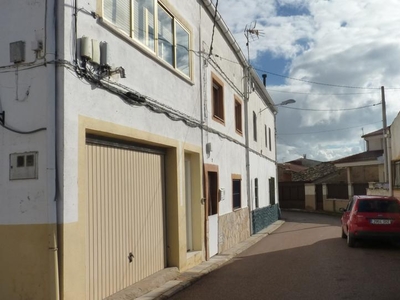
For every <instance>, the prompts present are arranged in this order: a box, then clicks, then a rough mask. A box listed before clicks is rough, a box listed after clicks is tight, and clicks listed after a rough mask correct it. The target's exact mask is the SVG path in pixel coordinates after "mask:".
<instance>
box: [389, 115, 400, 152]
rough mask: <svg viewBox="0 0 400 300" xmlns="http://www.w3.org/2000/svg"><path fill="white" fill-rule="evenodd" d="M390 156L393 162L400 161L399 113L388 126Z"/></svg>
mask: <svg viewBox="0 0 400 300" xmlns="http://www.w3.org/2000/svg"><path fill="white" fill-rule="evenodd" d="M390 137H391V148H392V149H391V150H392V152H391V154H392V155H391V156H392V159H393V160H399V159H400V113H399V114H398V115H397V117H396V118H395V119H394V121H393V123H392V124H391V125H390Z"/></svg>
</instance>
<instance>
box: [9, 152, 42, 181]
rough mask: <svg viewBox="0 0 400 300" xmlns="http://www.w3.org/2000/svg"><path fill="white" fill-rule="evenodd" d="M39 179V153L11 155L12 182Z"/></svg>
mask: <svg viewBox="0 0 400 300" xmlns="http://www.w3.org/2000/svg"><path fill="white" fill-rule="evenodd" d="M37 178H38V152H24V153H11V154H10V180H18V179H37Z"/></svg>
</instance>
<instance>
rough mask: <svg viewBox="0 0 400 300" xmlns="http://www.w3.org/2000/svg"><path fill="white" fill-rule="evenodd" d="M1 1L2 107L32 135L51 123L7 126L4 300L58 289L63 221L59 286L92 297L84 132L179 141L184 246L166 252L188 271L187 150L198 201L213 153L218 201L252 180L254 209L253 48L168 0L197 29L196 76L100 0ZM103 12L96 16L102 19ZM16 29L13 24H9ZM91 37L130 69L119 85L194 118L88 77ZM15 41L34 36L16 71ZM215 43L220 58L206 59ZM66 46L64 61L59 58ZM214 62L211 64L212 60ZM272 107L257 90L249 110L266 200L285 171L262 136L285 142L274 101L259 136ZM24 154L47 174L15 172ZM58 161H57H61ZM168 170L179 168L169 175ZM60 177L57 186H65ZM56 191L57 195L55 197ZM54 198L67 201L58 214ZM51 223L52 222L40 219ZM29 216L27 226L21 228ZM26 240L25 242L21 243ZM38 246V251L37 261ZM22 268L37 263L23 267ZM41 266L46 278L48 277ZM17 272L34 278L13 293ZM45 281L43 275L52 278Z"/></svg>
mask: <svg viewBox="0 0 400 300" xmlns="http://www.w3.org/2000/svg"><path fill="white" fill-rule="evenodd" d="M3 2H4V3H3ZM3 2H2V3H1V4H0V15H1V16H2V18H1V20H2V21H1V22H2V24H3V25H4V24H6V26H0V37H1V40H2V46H0V54H3V55H0V67H1V68H0V112H1V111H5V115H6V117H5V120H6V122H5V124H6V126H8V127H10V128H12V129H14V130H19V131H25V132H26V131H32V130H36V129H42V128H45V130H44V129H43V130H40V131H38V132H35V133H32V134H18V133H14V132H11V131H9V130H6V129H5V128H2V127H0V145H1V147H0V157H1V161H2V167H3V168H2V169H3V170H6V171H3V172H1V173H0V193H1V194H2V195H3V197H2V209H1V210H0V236H6V235H7V236H11V237H12V238H11V239H10V240H11V241H10V244H9V245H10V247H6V248H7V249H2V250H0V257H10V262H9V264H8V265H6V266H5V267H4V268H3V270H5V272H0V291H1V290H4V289H2V286H1V284H3V287H4V288H7V290H8V291H10V294H5V295H4V294H1V293H0V298H2V297H3V296H4V298H5V299H13V298H17V296H18V297H19V298H21V299H26V298H29V297H30V296H31V295H30V294H32V291H35V292H37V293H38V294H37V295H35V296H37V297H36V298H34V299H55V296H54V295H55V293H56V291H54V289H55V287H56V286H57V283H56V282H55V281H56V278H57V276H55V274H58V271H57V270H56V268H57V266H56V264H57V252H56V251H55V249H56V248H57V245H56V244H54V243H55V241H56V240H57V237H56V234H55V228H54V227H55V224H56V223H57V221H58V225H59V226H58V227H59V228H58V229H59V240H60V241H62V242H61V244H60V245H58V246H59V247H60V248H59V251H61V252H62V253H60V254H59V257H60V261H59V262H60V266H61V267H62V273H61V278H60V281H62V284H61V286H62V287H63V288H64V290H63V291H61V292H60V293H61V294H62V295H63V298H64V299H84V298H85V295H86V281H87V280H88V279H87V274H86V269H85V268H86V267H85V266H86V261H85V259H86V255H87V245H86V243H87V240H86V238H87V228H86V227H87V223H85V221H86V218H87V216H86V215H87V208H86V205H87V204H86V202H85V201H86V199H87V185H86V180H87V177H86V170H87V169H86V168H87V165H86V163H87V160H86V158H85V157H86V156H85V135H86V133H87V132H90V133H96V134H98V135H103V136H106V137H114V138H119V139H123V140H129V141H135V142H137V143H140V144H146V145H151V146H157V147H160V148H163V149H166V151H167V152H168V151H169V150H171V149H173V151H175V152H173V151H172V152H173V155H172V156H173V159H169V161H168V162H167V163H166V165H167V166H166V169H167V171H166V173H167V176H166V177H168V176H171V177H174V178H175V179H174V180H176V182H177V183H176V186H174V187H171V189H174V188H176V190H177V191H174V192H173V193H172V196H171V195H170V198H173V199H172V200H169V201H171V203H172V204H173V205H176V206H177V209H176V210H175V211H174V212H175V213H177V215H174V216H172V217H171V216H170V218H169V219H172V218H175V219H174V222H175V221H176V224H178V225H176V227H177V229H176V230H175V228H174V230H175V231H173V230H172V231H173V232H172V234H171V232H168V234H167V235H169V237H168V238H170V236H171V235H174V237H173V238H172V239H173V240H174V242H175V245H174V246H177V247H176V249H175V250H170V249H169V250H168V251H169V252H173V251H175V252H179V253H176V255H175V256H174V260H173V261H172V262H171V261H168V263H169V264H172V265H177V266H179V267H181V268H182V269H184V268H187V267H188V266H189V265H190V264H191V263H192V264H195V262H194V261H191V262H187V263H186V255H187V253H186V248H185V246H186V245H185V242H184V237H185V236H186V231H185V230H186V227H185V226H186V222H185V219H184V217H185V213H186V212H185V185H184V184H183V183H184V181H185V175H184V170H185V168H184V162H185V161H184V159H185V154H186V155H187V156H188V157H190V155H192V154H193V156H196V157H197V158H196V159H197V162H198V164H197V166H196V165H195V164H192V167H193V169H196V168H197V169H198V172H197V173H196V172H194V173H195V174H192V175H195V176H193V178H196V183H197V185H196V187H193V189H197V190H198V191H197V193H194V194H195V196H196V197H195V198H196V199H195V200H194V202H193V203H200V200H201V198H202V195H201V193H202V192H201V182H202V178H201V175H202V171H201V165H200V163H201V162H203V163H204V164H210V165H217V166H218V168H219V187H220V188H224V189H225V198H224V200H222V201H220V202H219V215H220V216H224V215H228V214H230V213H234V211H233V208H232V175H235V176H237V175H239V176H240V177H241V178H242V185H241V194H242V198H241V199H242V203H241V208H243V210H242V211H243V212H246V208H247V207H248V199H247V195H248V192H249V191H248V189H247V182H246V180H247V169H246V163H247V162H246V147H245V143H246V139H245V121H246V116H245V112H244V107H245V103H244V101H245V97H244V94H243V87H244V81H245V80H246V79H245V76H244V68H243V56H242V54H240V53H239V54H237V53H235V51H236V50H237V49H236V48H235V47H236V46H232V45H230V43H231V42H232V40H230V39H229V38H227V35H228V36H230V33H229V32H222V31H221V30H220V29H219V28H218V26H217V27H216V28H215V31H214V20H213V16H212V15H210V13H209V12H207V11H206V9H205V8H204V7H202V6H201V5H200V3H201V2H198V1H179V0H169V1H167V0H162V1H160V3H162V4H163V5H164V6H165V8H166V9H167V10H168V11H169V12H170V13H171V14H172V15H174V17H175V18H176V19H177V20H179V22H180V23H181V24H182V25H183V26H184V27H186V29H187V30H188V31H189V32H190V44H191V50H192V51H191V52H190V53H191V54H190V55H191V60H190V61H191V67H192V73H191V76H190V77H186V76H185V75H183V74H182V73H179V72H178V71H176V70H175V69H173V68H172V67H171V66H169V65H168V64H167V63H165V62H164V61H162V60H161V59H160V58H159V57H158V56H157V55H156V54H155V53H153V52H152V51H150V50H149V49H147V48H146V47H145V46H143V45H142V44H140V43H139V42H138V41H135V40H133V39H132V38H130V37H129V36H127V35H126V34H125V33H122V32H121V31H120V30H119V29H118V28H116V27H115V26H114V25H112V24H111V23H109V22H107V21H106V20H104V19H102V18H101V17H102V16H104V15H103V14H102V13H103V12H102V9H101V5H100V4H101V1H97V0H88V1H85V2H83V1H82V2H81V1H77V3H78V7H77V8H76V10H75V9H74V7H73V5H72V4H71V3H73V2H71V3H69V2H68V3H64V2H63V3H60V2H57V4H56V5H57V9H56V11H57V15H53V12H54V7H52V5H53V1H46V0H38V1H28V2H27V1H22V0H17V1H3ZM54 2H56V1H54ZM46 9H47V10H46ZM94 14H96V18H94V17H93V15H94ZM75 16H76V18H75ZM54 24H57V26H54ZM75 24H76V28H75ZM10 28H12V30H9V29H10ZM56 30H57V32H56V34H55V31H56ZM213 31H214V35H212V32H213ZM84 36H85V37H89V38H90V39H93V40H96V41H98V42H107V44H108V64H109V65H110V67H111V69H112V70H115V69H116V68H118V67H123V68H124V70H125V74H126V78H122V76H120V74H116V75H113V76H110V78H109V82H111V83H112V84H113V86H114V87H115V88H117V89H122V90H124V91H127V90H130V91H131V92H133V93H138V94H140V95H142V96H143V97H145V98H146V101H147V102H148V103H151V104H152V105H153V107H154V106H155V105H156V106H157V105H158V106H159V107H163V108H164V112H165V111H167V110H168V111H173V112H175V113H177V114H180V115H181V116H182V118H183V119H186V120H187V119H191V121H193V122H194V123H195V124H196V126H194V127H193V126H187V125H186V124H185V123H184V122H182V121H177V120H171V118H168V116H167V115H166V114H164V113H157V112H154V111H152V110H149V109H148V108H146V107H144V106H141V105H138V106H135V105H129V104H127V103H126V102H125V101H124V100H123V99H121V97H119V96H117V95H115V94H114V93H111V92H109V91H106V90H104V89H102V88H101V84H100V83H98V84H97V85H96V84H93V83H89V82H88V81H86V80H85V79H84V78H83V76H81V75H82V73H81V72H85V71H83V70H84V68H83V60H82V57H81V55H80V54H81V53H80V48H79V46H80V41H81V40H80V39H81V38H82V37H84ZM15 41H25V45H26V59H25V63H30V62H32V64H29V65H20V66H19V67H18V68H15V67H14V66H10V67H9V65H12V63H10V60H9V44H10V43H11V42H15ZM39 41H41V42H43V43H44V46H45V49H46V50H47V51H45V52H46V53H44V54H45V55H46V60H47V61H46V62H47V64H46V65H44V64H43V63H44V62H45V61H44V59H43V58H41V57H37V56H36V55H35V52H34V51H33V50H32V46H31V45H32V44H37V42H39ZM56 42H57V48H56V45H55V44H56ZM211 45H212V47H213V48H212V49H213V50H212V53H211V54H212V60H213V61H209V60H207V59H205V58H207V55H208V53H209V51H210V47H211ZM56 53H58V57H57V58H58V59H59V60H61V61H62V63H59V64H56V63H55V61H54V60H55V54H56ZM39 54H41V53H39ZM76 54H77V57H76V56H75V55H76ZM39 56H40V55H39ZM35 57H36V58H37V59H36V61H35ZM76 59H77V61H75V60H76ZM205 60H207V64H204V62H205ZM76 63H78V66H76V65H75V64H76ZM89 65H91V64H90V63H89ZM77 70H80V71H78V72H77ZM86 72H87V71H86ZM212 76H216V77H218V79H219V80H220V81H221V82H223V87H224V115H225V118H224V124H221V123H220V122H216V121H215V120H213V118H212V103H211V99H212V98H211V93H212V78H213V77H212ZM105 81H106V80H105ZM105 81H104V83H106V82H105ZM118 85H120V86H118ZM235 97H236V98H237V99H239V100H240V101H242V102H241V103H242V109H243V111H242V134H238V133H237V131H236V125H235V100H234V99H235ZM264 107H265V102H263V101H261V99H260V96H257V95H256V94H255V93H252V94H251V95H250V100H249V116H248V117H249V118H248V122H249V124H250V126H249V139H250V149H251V154H250V170H251V174H250V177H251V180H253V179H254V178H259V196H260V206H266V205H268V204H269V200H268V199H269V191H268V188H269V186H268V179H269V178H270V177H275V176H276V167H275V162H274V160H275V157H276V155H275V145H274V144H273V145H272V148H271V150H269V147H266V146H265V140H264V139H265V135H264V126H265V125H266V126H267V128H268V129H269V128H270V129H271V133H272V134H273V136H272V137H271V139H272V141H273V143H275V136H274V132H275V129H274V119H273V115H272V113H271V112H270V111H269V110H266V111H264V112H263V113H262V117H260V118H258V123H257V124H258V126H259V128H258V131H259V135H258V136H259V139H258V141H257V142H252V136H253V135H252V129H251V128H252V127H251V126H252V125H251V124H252V117H251V116H252V112H253V111H255V112H257V113H258V112H259V111H260V109H263V108H264ZM56 109H57V111H58V114H57V116H56V114H55V111H56ZM258 116H259V115H258ZM56 117H57V118H56ZM56 119H57V120H58V123H57V122H56ZM202 120H203V125H205V126H207V127H209V128H210V131H212V132H210V131H207V130H203V131H202V130H201V129H200V128H199V127H200V124H201V121H202ZM56 137H57V140H58V147H57V148H56V146H55V145H56ZM207 143H210V144H211V146H212V151H211V153H207V151H206V148H205V145H206V144H207ZM201 151H202V152H201ZM25 152H34V153H36V152H37V153H38V160H37V162H38V176H37V178H35V179H23V180H10V179H9V172H8V170H10V163H9V162H10V154H12V153H20V154H21V153H22V154H23V153H25ZM175 154H176V157H175V156H174V155H175ZM202 155H203V157H201V156H202ZM175 158H176V161H175ZM201 158H203V161H201ZM56 159H58V163H57V164H56ZM196 159H193V160H194V161H196ZM168 169H169V170H168ZM169 171H171V172H170V173H168V172H169ZM56 173H57V176H56ZM56 179H57V182H56ZM57 185H58V187H59V195H56V186H57ZM168 192H169V191H167V194H168ZM56 196H57V197H56ZM55 199H56V200H57V201H58V202H56V201H54V200H55ZM56 203H58V207H59V215H58V216H57V215H56ZM171 203H169V204H171ZM202 208H203V207H202V206H201V207H200V205H199V207H198V211H197V215H196V214H193V215H195V216H196V222H194V223H196V224H197V225H194V226H198V227H199V228H201V229H200V230H198V232H200V234H198V236H200V241H199V239H198V240H197V244H199V245H200V246H197V250H198V252H200V256H199V255H197V256H196V257H200V259H202V258H204V257H202V255H203V252H204V249H203V243H204V232H203V230H204V229H203V228H204V227H203V226H202V225H203V224H201V223H202V222H204V215H202V214H204V211H203V210H202ZM236 212H237V211H236ZM243 215H244V214H243ZM57 217H59V219H58V220H57ZM245 221H247V222H243V223H245V224H246V226H247V225H248V219H247V218H246V220H245ZM43 224H46V226H45V227H42V225H43ZM50 224H51V225H52V226H50ZM198 224H200V225H198ZM8 225H18V226H13V227H9V226H8ZM19 225H26V227H23V228H22V227H20V226H19ZM33 225H34V226H33ZM47 225H48V226H47ZM172 227H173V226H172ZM21 228H22V229H21ZM248 228H249V226H247V227H246V229H245V230H244V231H246V230H249V229H248ZM201 235H202V236H201ZM244 237H246V235H244ZM29 238H31V239H33V240H34V241H33V242H32V241H31V243H30V242H27V244H28V245H29V247H27V248H24V249H21V247H19V246H18V245H19V243H20V241H21V240H22V241H26V240H28V239H29ZM3 248H4V247H3ZM17 248H18V249H19V250H18V251H15V250H14V249H17ZM38 249H40V253H39V251H38ZM1 251H2V252H1ZM33 255H35V257H37V258H38V259H35V260H33V259H32V257H33ZM168 255H169V254H168ZM17 258H18V259H19V258H21V259H19V261H20V262H19V263H20V264H21V266H19V267H18V266H17V267H15V265H13V263H14V262H15V261H16V260H17ZM188 261H189V260H188ZM43 262H45V263H43ZM197 263H198V262H197ZM10 270H12V272H11V273H10ZM20 270H24V272H25V271H26V270H27V271H26V272H25V273H24V272H22V274H23V275H21V274H20ZM38 274H39V275H38ZM43 274H45V275H43ZM42 275H43V276H48V278H47V277H46V278H45V279H43V276H42ZM17 278H18V280H20V282H21V284H26V282H27V285H28V286H25V289H24V288H23V287H22V286H19V287H16V289H14V290H13V291H12V290H11V289H10V288H9V287H10V286H11V285H12V284H11V282H12V281H13V280H16V279H17ZM32 278H33V279H32ZM35 280H36V281H43V283H41V284H42V285H40V284H38V283H37V282H36V281H35ZM39 283H40V282H39ZM38 286H42V287H43V286H44V288H42V287H41V288H38ZM15 290H17V291H25V293H26V294H19V295H16V294H15ZM27 293H30V294H27Z"/></svg>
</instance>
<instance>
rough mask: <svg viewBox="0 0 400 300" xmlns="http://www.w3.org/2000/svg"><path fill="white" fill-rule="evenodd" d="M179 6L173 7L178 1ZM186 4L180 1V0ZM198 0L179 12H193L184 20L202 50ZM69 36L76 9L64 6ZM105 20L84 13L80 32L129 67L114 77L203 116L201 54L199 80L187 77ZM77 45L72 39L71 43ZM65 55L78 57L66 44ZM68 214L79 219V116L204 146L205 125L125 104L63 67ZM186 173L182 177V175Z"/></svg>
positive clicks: (89, 5)
mask: <svg viewBox="0 0 400 300" xmlns="http://www.w3.org/2000/svg"><path fill="white" fill-rule="evenodd" d="M96 2H97V1H95V0H91V1H85V2H82V3H81V5H82V7H83V8H84V10H87V11H96ZM169 3H170V4H171V8H172V9H177V7H178V4H177V1H170V2H169ZM174 4H175V5H176V6H175V7H172V6H173V5H174ZM180 4H181V3H180ZM197 8H198V6H197V4H195V3H192V4H191V5H189V4H187V5H183V6H179V13H180V14H181V15H183V16H188V15H189V16H190V18H192V19H189V18H186V19H185V20H184V21H185V22H187V23H189V24H190V25H191V28H189V29H190V30H191V33H192V36H191V38H192V44H193V45H195V47H194V49H193V50H195V51H197V48H196V47H197V46H196V45H197V44H198V43H197V36H198V33H197V28H196V24H197V23H198V20H197V19H198V13H196V12H197ZM64 18H65V23H64V24H65V28H64V34H65V37H66V38H65V40H66V42H67V45H68V37H69V35H70V34H71V32H73V28H71V24H73V9H72V8H70V7H66V8H65V14H64ZM101 22H102V21H101V20H95V19H94V18H93V17H92V16H90V15H88V14H85V13H83V12H80V13H79V14H78V30H77V36H78V38H81V37H82V36H88V37H90V38H92V39H97V40H99V41H106V42H107V43H108V45H109V48H108V49H109V62H110V64H111V65H113V66H114V67H119V66H122V67H123V68H124V69H125V72H126V78H119V76H115V77H114V78H112V80H115V81H117V82H118V83H120V84H122V85H124V86H127V87H129V88H130V89H132V90H134V91H137V92H139V93H140V94H142V95H144V96H146V97H150V98H151V99H153V100H155V101H157V102H159V103H162V104H165V105H167V106H169V107H173V108H175V110H177V111H179V112H182V113H184V114H186V115H189V116H190V117H192V118H194V119H196V120H200V91H199V86H200V85H199V81H198V76H197V74H198V72H199V70H198V68H199V60H198V58H197V56H196V55H193V57H192V63H193V65H192V67H193V69H194V78H195V79H194V80H193V81H188V80H184V79H183V78H182V77H181V76H179V75H178V74H177V73H176V72H174V71H172V70H171V69H170V68H168V67H166V66H165V65H164V64H163V63H162V62H161V61H160V60H159V59H158V58H157V57H156V55H155V54H154V53H152V52H150V51H147V50H145V49H144V48H143V47H141V46H140V45H139V44H138V43H137V42H135V41H133V40H132V41H131V42H129V40H128V39H125V38H124V37H123V35H122V34H121V35H120V34H116V33H115V31H113V30H112V29H111V27H108V25H107V24H106V23H105V24H99V23H101ZM69 45H70V46H72V43H71V44H69ZM64 53H65V59H66V60H68V61H72V60H73V53H74V51H73V49H72V48H70V49H67V48H66V49H65V51H64ZM63 75H64V94H63V95H62V98H63V99H64V112H63V115H64V120H65V121H64V126H65V131H64V144H65V149H68V151H65V157H64V161H65V163H64V174H65V178H64V191H63V194H64V203H65V206H64V214H63V220H64V222H65V223H68V222H74V221H76V220H77V218H78V211H77V209H78V207H77V198H78V197H77V194H78V182H77V180H76V174H77V173H78V162H77V159H78V145H77V139H78V116H80V115H82V116H86V117H91V118H95V119H100V120H103V121H106V122H110V123H115V124H118V125H121V126H127V127H133V128H135V129H138V130H141V131H144V132H149V133H151V134H156V135H160V136H164V137H168V138H170V139H174V140H179V141H180V142H181V143H182V144H184V143H189V144H192V145H198V146H200V142H201V138H200V129H199V128H190V127H188V126H186V125H184V123H183V122H180V121H171V120H170V119H169V118H167V117H166V116H165V115H164V114H157V113H154V112H151V111H150V110H148V109H147V108H144V107H134V106H130V105H128V104H126V103H125V102H124V101H123V100H122V99H120V98H119V97H117V96H115V95H113V94H111V93H109V92H107V91H104V90H102V89H99V88H96V87H94V86H91V85H88V84H87V83H86V82H85V81H83V80H80V79H79V78H77V77H76V75H75V74H72V73H71V72H69V71H67V70H64V74H63ZM183 179H184V178H182V180H183Z"/></svg>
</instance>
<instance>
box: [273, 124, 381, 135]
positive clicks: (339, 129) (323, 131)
mask: <svg viewBox="0 0 400 300" xmlns="http://www.w3.org/2000/svg"><path fill="white" fill-rule="evenodd" d="M376 123H382V121H379V122H374V123H369V124H365V125H358V126H352V127H345V128H337V129H330V130H322V131H313V132H296V133H277V135H278V136H280V135H282V136H287V135H302V134H316V133H325V132H332V131H341V130H347V129H353V128H359V127H364V126H368V125H373V124H376Z"/></svg>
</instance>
